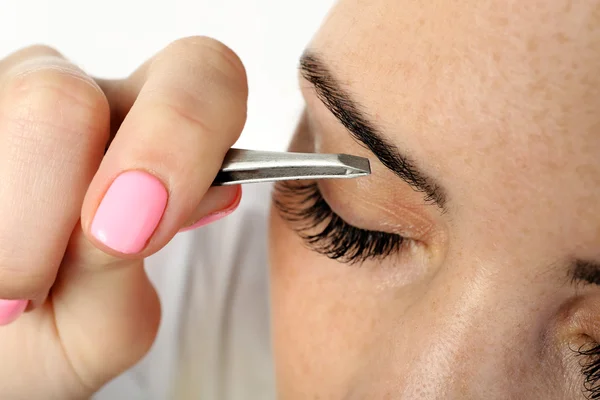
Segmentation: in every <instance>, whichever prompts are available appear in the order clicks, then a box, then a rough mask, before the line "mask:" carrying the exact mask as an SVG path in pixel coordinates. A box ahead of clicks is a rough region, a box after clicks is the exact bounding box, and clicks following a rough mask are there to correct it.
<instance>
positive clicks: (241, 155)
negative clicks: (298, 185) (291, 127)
mask: <svg viewBox="0 0 600 400" xmlns="http://www.w3.org/2000/svg"><path fill="white" fill-rule="evenodd" d="M370 174H371V167H370V164H369V160H368V159H366V158H363V157H358V156H352V155H348V154H318V153H283V152H272V151H257V150H243V149H230V150H229V151H228V152H227V155H226V156H225V160H224V161H223V165H222V166H221V169H220V170H219V173H218V174H217V177H216V178H215V180H214V181H213V184H212V185H213V186H225V185H237V184H240V183H258V182H272V181H281V180H299V179H328V178H356V177H359V176H367V175H370Z"/></svg>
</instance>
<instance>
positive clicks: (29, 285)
mask: <svg viewBox="0 0 600 400" xmlns="http://www.w3.org/2000/svg"><path fill="white" fill-rule="evenodd" d="M247 95H248V88H247V81H246V74H245V72H244V67H243V65H242V63H241V62H240V60H239V59H238V58H237V56H236V55H235V54H234V53H233V52H232V51H231V50H229V49H228V48H226V47H225V46H224V45H222V44H220V43H218V42H216V41H214V40H211V39H207V38H188V39H183V40H179V41H177V42H175V43H173V44H171V45H170V46H168V47H167V48H166V49H164V50H163V51H162V52H160V53H159V54H158V55H156V56H155V57H154V58H152V59H151V60H149V61H148V62H146V63H145V64H144V65H143V66H142V67H140V68H139V69H138V70H137V71H136V72H135V73H133V74H132V75H131V76H130V77H129V78H127V79H125V80H120V81H101V80H94V79H92V78H90V77H89V76H88V75H86V74H85V73H84V72H82V71H81V70H79V69H78V68H77V67H75V66H74V65H72V64H70V63H69V62H68V61H66V60H65V59H64V58H63V57H62V56H61V55H60V54H59V53H57V52H56V51H54V50H52V49H50V48H46V47H39V46H38V47H31V48H27V49H24V50H21V51H19V52H17V53H15V54H12V55H10V56H9V57H8V58H6V59H4V60H2V61H0V221H1V223H0V299H3V300H0V324H1V325H4V326H1V327H0V360H1V361H0V398H2V399H28V400H29V399H44V400H52V399H57V400H68V399H80V398H88V397H89V396H91V395H92V394H93V393H94V392H95V391H97V390H98V389H99V388H100V387H101V386H102V385H103V384H104V383H106V382H107V381H108V380H110V379H112V378H113V377H115V376H116V375H118V374H119V373H121V372H123V371H124V370H126V369H127V368H128V367H130V366H131V365H133V364H134V363H135V362H137V361H138V360H139V359H140V358H141V357H142V356H143V355H144V354H145V353H146V352H147V351H148V349H149V347H150V346H151V344H152V342H153V340H154V337H155V335H156V331H157V328H158V324H159V319H160V306H159V302H158V298H157V296H156V293H155V291H154V290H153V288H152V286H151V284H150V282H149V281H148V279H147V277H146V275H145V272H144V269H143V259H144V257H147V256H149V255H151V254H153V253H155V252H157V251H158V250H160V249H161V248H162V247H164V246H165V245H166V244H167V243H168V242H169V241H170V240H171V238H173V236H174V235H175V234H177V232H178V231H180V230H181V229H182V228H185V227H188V226H190V225H196V226H198V225H202V224H203V223H207V222H209V221H212V220H214V219H215V215H217V216H220V215H223V214H225V213H224V212H221V213H217V212H219V211H223V210H226V211H230V210H232V209H234V208H235V206H237V204H238V202H239V198H240V195H241V191H240V188H239V186H236V187H215V188H211V187H210V185H211V182H212V180H213V178H214V177H215V175H216V173H217V171H218V169H219V167H220V166H221V163H222V160H223V157H224V155H225V153H226V152H227V150H228V149H229V148H230V147H231V146H232V145H233V144H234V142H235V141H236V140H237V138H238V136H239V134H240V132H241V131H242V128H243V125H244V123H245V119H246V101H247ZM111 127H112V129H111ZM109 142H111V144H110V147H109V148H108V151H107V152H106V154H105V149H106V147H107V145H108V143H109ZM215 213H217V214H215ZM207 216H208V217H207ZM198 221H200V222H199V223H197V222H198ZM23 311H25V312H24V313H23Z"/></svg>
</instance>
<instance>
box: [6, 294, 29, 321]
mask: <svg viewBox="0 0 600 400" xmlns="http://www.w3.org/2000/svg"><path fill="white" fill-rule="evenodd" d="M27 303H28V301H27V300H0V326H4V325H8V324H10V323H11V322H14V321H15V320H16V319H17V318H19V317H20V316H21V314H23V312H24V311H25V309H26V308H27Z"/></svg>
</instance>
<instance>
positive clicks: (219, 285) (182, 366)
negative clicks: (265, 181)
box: [94, 185, 275, 400]
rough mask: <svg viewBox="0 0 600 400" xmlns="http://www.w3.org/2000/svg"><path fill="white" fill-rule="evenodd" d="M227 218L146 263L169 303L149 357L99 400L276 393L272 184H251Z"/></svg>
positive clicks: (219, 398)
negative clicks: (271, 274) (269, 227)
mask: <svg viewBox="0 0 600 400" xmlns="http://www.w3.org/2000/svg"><path fill="white" fill-rule="evenodd" d="M243 189H244V192H243V197H242V203H241V204H240V208H239V209H238V210H237V211H236V212H235V213H234V214H233V215H231V216H229V217H228V218H226V219H225V220H222V221H219V222H216V223H214V224H212V225H209V226H206V227H203V228H200V229H198V230H196V231H192V232H187V233H183V234H179V235H177V236H176V238H175V239H174V240H173V241H172V242H171V243H170V244H169V245H168V246H167V247H165V248H164V249H163V250H162V251H161V252H159V253H158V254H156V255H154V256H153V257H150V258H149V259H148V260H147V262H146V268H147V270H148V273H149V275H150V277H151V279H152V281H153V283H154V284H155V286H156V288H157V290H158V293H159V295H160V298H161V303H162V322H161V327H160V330H159V333H158V337H157V340H156V342H155V344H154V346H153V348H152V349H151V351H150V353H149V354H148V356H147V357H145V358H144V359H143V360H142V361H141V362H140V363H139V364H138V365H136V366H135V367H134V368H132V369H131V370H129V371H128V372H126V373H125V374H123V375H122V376H120V377H118V378H117V379H115V380H114V381H113V382H111V383H109V384H108V385H107V386H106V387H104V388H103V389H102V390H101V391H100V392H99V393H97V394H96V396H95V397H94V399H96V400H120V399H124V400H137V399H140V400H141V399H143V400H163V399H168V400H171V399H173V400H182V399H186V400H187V399H202V400H230V399H231V400H237V399H240V400H241V399H243V400H253V399H260V400H269V399H274V398H275V390H274V373H273V366H272V356H271V341H270V316H269V288H268V267H267V212H268V207H269V203H270V201H269V200H270V197H269V196H270V186H269V185H246V186H244V188H243Z"/></svg>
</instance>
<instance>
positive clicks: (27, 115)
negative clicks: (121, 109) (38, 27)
mask: <svg viewBox="0 0 600 400" xmlns="http://www.w3.org/2000/svg"><path fill="white" fill-rule="evenodd" d="M0 96H1V97H2V101H0V107H1V109H0V113H2V114H3V117H4V118H6V120H8V121H10V122H12V123H13V124H15V125H17V126H20V127H39V126H41V127H44V128H47V127H49V128H52V131H56V132H61V133H63V134H69V133H73V134H75V135H77V136H78V137H81V136H84V135H80V133H81V130H82V128H83V129H86V128H90V127H91V126H93V125H94V124H95V123H97V121H98V118H99V117H100V116H101V115H103V114H105V115H108V113H109V111H108V110H109V106H108V101H107V99H106V96H104V94H103V93H102V91H101V90H100V89H99V88H98V87H97V85H96V84H95V83H94V82H93V81H92V80H91V79H90V78H87V77H86V76H85V75H84V74H82V73H80V72H78V71H77V70H76V69H75V68H70V67H67V66H65V67H63V66H59V65H45V66H37V67H33V68H29V69H25V70H21V71H19V72H17V73H15V74H14V75H13V76H12V77H10V78H9V79H8V80H7V81H6V82H5V84H4V85H3V88H2V89H1V93H0ZM29 131H30V132H32V133H33V132H35V131H36V129H30V130H29ZM20 133H21V134H26V133H27V132H20Z"/></svg>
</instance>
